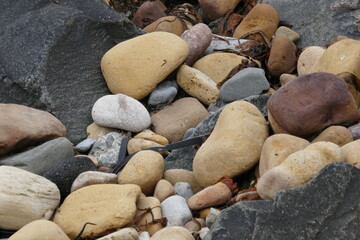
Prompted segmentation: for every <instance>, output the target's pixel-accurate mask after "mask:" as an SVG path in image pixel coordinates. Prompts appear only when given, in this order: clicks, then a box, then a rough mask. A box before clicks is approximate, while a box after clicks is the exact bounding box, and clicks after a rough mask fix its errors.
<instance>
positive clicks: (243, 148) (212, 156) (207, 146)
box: [193, 101, 269, 187]
mask: <svg viewBox="0 0 360 240" xmlns="http://www.w3.org/2000/svg"><path fill="white" fill-rule="evenodd" d="M268 134H269V133H268V127H267V123H266V120H265V118H264V117H263V115H262V114H261V112H260V111H259V110H258V109H257V107H255V106H254V105H253V104H251V103H248V102H245V101H236V102H232V103H230V104H228V105H226V107H225V108H224V109H223V111H222V112H221V114H220V116H219V119H218V121H217V122H216V125H215V128H214V129H213V131H212V133H211V135H210V136H209V138H208V139H207V140H206V141H205V143H204V144H203V145H202V146H201V147H200V149H199V150H198V151H197V153H196V155H195V157H194V161H193V172H194V176H195V178H196V180H197V182H199V183H200V185H201V186H203V187H207V186H210V185H212V184H214V183H215V182H217V181H218V180H219V179H220V178H222V177H224V176H226V177H229V178H232V177H235V176H237V175H239V174H241V173H243V172H245V171H247V170H249V169H250V168H252V167H254V166H255V165H256V164H257V163H258V161H259V158H260V154H261V148H262V146H263V144H264V142H265V140H266V138H267V137H268Z"/></svg>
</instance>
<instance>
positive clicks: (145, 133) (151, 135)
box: [134, 129, 169, 145]
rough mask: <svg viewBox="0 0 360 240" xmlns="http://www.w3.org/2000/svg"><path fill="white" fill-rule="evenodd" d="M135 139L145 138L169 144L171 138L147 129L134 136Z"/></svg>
mask: <svg viewBox="0 0 360 240" xmlns="http://www.w3.org/2000/svg"><path fill="white" fill-rule="evenodd" d="M134 139H144V140H149V141H152V142H156V143H158V144H161V145H167V144H169V140H167V139H166V137H164V136H161V135H159V134H156V133H154V132H153V131H151V130H149V129H146V130H144V131H142V132H140V133H138V134H136V135H135V136H134Z"/></svg>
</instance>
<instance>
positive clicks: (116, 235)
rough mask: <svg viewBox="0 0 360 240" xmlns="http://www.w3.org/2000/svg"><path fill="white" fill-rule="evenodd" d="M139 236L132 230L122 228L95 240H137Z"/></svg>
mask: <svg viewBox="0 0 360 240" xmlns="http://www.w3.org/2000/svg"><path fill="white" fill-rule="evenodd" d="M138 239H139V234H138V232H137V231H136V230H135V229H134V228H122V229H120V230H118V231H116V232H113V233H111V234H108V235H106V236H104V237H101V238H98V239H97V240H138Z"/></svg>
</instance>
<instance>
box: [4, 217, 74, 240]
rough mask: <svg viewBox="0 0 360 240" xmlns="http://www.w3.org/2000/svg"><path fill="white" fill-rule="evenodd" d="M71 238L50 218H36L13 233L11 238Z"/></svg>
mask: <svg viewBox="0 0 360 240" xmlns="http://www.w3.org/2000/svg"><path fill="white" fill-rule="evenodd" d="M24 239H27V240H37V239H42V240H70V238H68V236H66V234H65V233H64V232H63V230H62V229H61V228H60V227H59V226H58V225H56V224H55V223H53V222H52V221H49V220H35V221H32V222H30V223H28V224H26V225H25V226H24V227H22V228H20V230H19V231H17V232H16V233H14V234H13V235H11V237H10V238H9V240H24Z"/></svg>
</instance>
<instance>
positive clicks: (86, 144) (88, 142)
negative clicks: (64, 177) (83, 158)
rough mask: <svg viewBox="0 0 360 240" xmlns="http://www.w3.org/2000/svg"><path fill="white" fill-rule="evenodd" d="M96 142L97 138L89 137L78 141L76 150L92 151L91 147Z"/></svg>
mask: <svg viewBox="0 0 360 240" xmlns="http://www.w3.org/2000/svg"><path fill="white" fill-rule="evenodd" d="M95 142H96V139H94V138H87V139H85V140H83V141H81V142H80V143H78V144H77V145H76V146H75V150H76V151H78V152H79V153H87V152H89V151H90V149H91V148H92V146H93V145H94V143H95Z"/></svg>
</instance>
